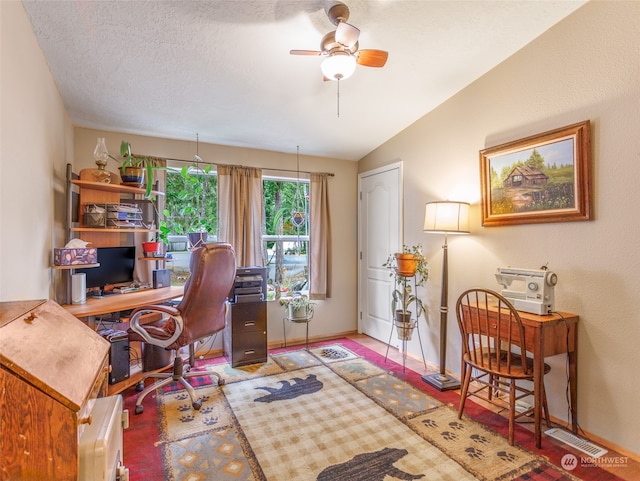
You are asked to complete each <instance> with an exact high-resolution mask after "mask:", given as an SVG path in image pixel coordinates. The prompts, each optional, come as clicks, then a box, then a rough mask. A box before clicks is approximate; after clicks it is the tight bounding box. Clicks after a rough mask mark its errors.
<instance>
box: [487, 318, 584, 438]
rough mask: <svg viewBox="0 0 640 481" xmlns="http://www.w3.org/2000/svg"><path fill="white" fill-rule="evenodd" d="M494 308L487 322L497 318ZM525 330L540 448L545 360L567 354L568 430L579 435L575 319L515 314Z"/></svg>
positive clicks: (536, 431)
mask: <svg viewBox="0 0 640 481" xmlns="http://www.w3.org/2000/svg"><path fill="white" fill-rule="evenodd" d="M497 311H498V310H497V307H496V308H492V307H489V318H491V317H492V316H494V317H497ZM518 313H519V314H520V318H521V319H522V324H523V325H524V329H525V341H526V344H525V345H526V349H527V351H529V352H531V354H533V383H534V389H535V395H534V422H535V438H536V447H537V448H540V447H542V431H541V428H540V423H541V419H542V387H543V384H544V358H545V357H549V356H555V355H556V354H564V353H567V354H568V357H569V399H570V403H571V430H572V431H573V432H574V434H577V431H578V362H577V361H578V319H579V317H578V315H577V314H572V313H570V312H556V313H554V314H551V315H546V316H539V315H537V314H530V313H528V312H523V311H518Z"/></svg>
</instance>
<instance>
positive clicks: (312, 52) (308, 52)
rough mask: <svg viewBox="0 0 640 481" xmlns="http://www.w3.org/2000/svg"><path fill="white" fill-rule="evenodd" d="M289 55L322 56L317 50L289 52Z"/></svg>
mask: <svg viewBox="0 0 640 481" xmlns="http://www.w3.org/2000/svg"><path fill="white" fill-rule="evenodd" d="M289 53H290V54H291V55H313V56H316V57H317V56H318V55H322V52H320V51H318V50H289Z"/></svg>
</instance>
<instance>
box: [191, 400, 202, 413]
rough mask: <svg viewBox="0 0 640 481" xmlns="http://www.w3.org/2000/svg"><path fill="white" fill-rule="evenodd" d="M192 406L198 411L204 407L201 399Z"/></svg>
mask: <svg viewBox="0 0 640 481" xmlns="http://www.w3.org/2000/svg"><path fill="white" fill-rule="evenodd" d="M192 406H193V409H195V410H196V411H197V410H198V409H200V408H201V407H202V401H200V399H198V400H197V401H196V402H194V403H193V404H192Z"/></svg>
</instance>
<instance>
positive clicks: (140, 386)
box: [136, 381, 144, 392]
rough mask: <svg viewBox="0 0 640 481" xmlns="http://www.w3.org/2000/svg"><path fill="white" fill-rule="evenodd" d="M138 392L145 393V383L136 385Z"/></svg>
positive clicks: (141, 382)
mask: <svg viewBox="0 0 640 481" xmlns="http://www.w3.org/2000/svg"><path fill="white" fill-rule="evenodd" d="M136 391H137V392H142V391H144V381H140V382H139V383H137V384H136Z"/></svg>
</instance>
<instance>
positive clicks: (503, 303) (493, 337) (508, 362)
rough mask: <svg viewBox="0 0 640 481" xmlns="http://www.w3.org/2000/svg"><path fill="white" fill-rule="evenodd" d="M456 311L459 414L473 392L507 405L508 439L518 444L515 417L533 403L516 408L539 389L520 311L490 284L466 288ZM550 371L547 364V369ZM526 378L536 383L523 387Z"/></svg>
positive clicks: (546, 412) (530, 410)
mask: <svg viewBox="0 0 640 481" xmlns="http://www.w3.org/2000/svg"><path fill="white" fill-rule="evenodd" d="M498 313H499V314H498ZM456 314H457V317H458V326H459V327H460V334H461V335H462V379H463V381H462V389H461V393H460V409H459V411H458V418H459V419H460V418H462V412H463V410H464V405H465V401H466V399H467V398H468V397H470V396H475V397H478V398H480V399H482V400H484V401H488V402H490V403H492V404H494V405H497V406H499V407H501V408H503V409H508V411H509V444H511V445H513V442H514V427H515V421H516V419H518V418H520V417H522V416H530V415H531V414H532V413H533V407H530V408H528V409H524V408H522V406H524V404H519V405H518V407H519V408H521V410H516V405H517V402H518V401H519V400H522V399H523V398H525V397H528V396H533V394H534V393H533V384H532V383H533V359H532V358H530V357H527V356H526V349H525V345H526V343H525V329H524V327H523V324H522V320H521V318H520V314H519V313H518V311H517V310H516V309H515V307H513V305H512V304H511V303H510V302H509V301H508V300H507V299H505V298H504V297H503V296H501V295H500V294H498V293H497V292H494V291H491V290H488V289H469V290H467V291H465V292H463V293H462V294H461V295H460V297H459V298H458V301H457V303H456ZM550 370H551V368H550V367H549V365H547V364H545V365H544V373H545V374H546V373H548V372H549V371H550ZM522 381H530V382H531V388H526V387H524V386H523V382H522ZM543 388H544V383H543ZM542 400H543V404H542V406H543V410H544V417H545V419H546V422H547V425H548V426H551V424H550V422H549V408H548V406H547V398H546V395H545V393H544V392H543V393H542Z"/></svg>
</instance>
